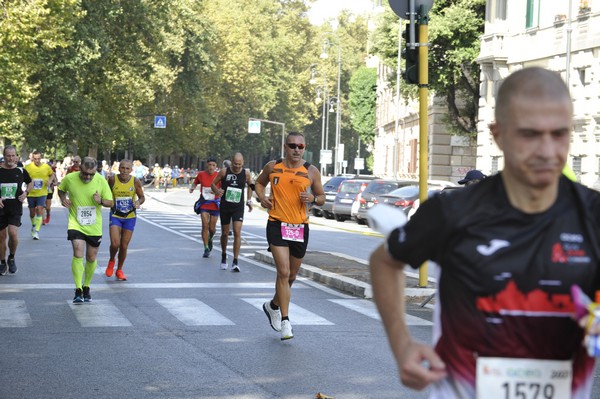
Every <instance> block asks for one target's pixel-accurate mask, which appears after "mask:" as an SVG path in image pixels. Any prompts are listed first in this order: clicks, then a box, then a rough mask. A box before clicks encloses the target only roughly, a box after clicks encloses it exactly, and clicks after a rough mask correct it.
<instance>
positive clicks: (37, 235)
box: [33, 231, 40, 240]
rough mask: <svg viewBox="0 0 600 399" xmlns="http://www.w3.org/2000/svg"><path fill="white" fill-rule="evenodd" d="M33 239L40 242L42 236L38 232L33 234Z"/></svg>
mask: <svg viewBox="0 0 600 399" xmlns="http://www.w3.org/2000/svg"><path fill="white" fill-rule="evenodd" d="M33 239H34V240H39V239H40V235H39V233H38V232H37V231H34V232H33Z"/></svg>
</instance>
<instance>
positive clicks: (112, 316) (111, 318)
mask: <svg viewBox="0 0 600 399" xmlns="http://www.w3.org/2000/svg"><path fill="white" fill-rule="evenodd" d="M67 303H68V304H69V306H70V307H71V310H72V311H73V313H74V314H75V317H76V318H77V321H79V324H80V325H81V327H131V326H132V325H131V323H130V322H129V320H127V318H126V317H125V316H124V315H123V313H121V311H120V310H119V308H117V307H116V306H115V305H113V304H112V302H110V301H109V300H108V299H94V301H93V302H92V303H81V304H74V303H72V302H71V301H67Z"/></svg>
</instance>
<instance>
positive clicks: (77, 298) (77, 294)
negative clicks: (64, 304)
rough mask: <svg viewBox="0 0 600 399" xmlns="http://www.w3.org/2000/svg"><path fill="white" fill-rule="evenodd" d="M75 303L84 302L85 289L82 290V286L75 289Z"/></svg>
mask: <svg viewBox="0 0 600 399" xmlns="http://www.w3.org/2000/svg"><path fill="white" fill-rule="evenodd" d="M73 303H83V291H81V288H77V289H75V298H73Z"/></svg>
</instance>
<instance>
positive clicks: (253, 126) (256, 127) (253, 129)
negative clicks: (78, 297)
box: [248, 119, 260, 133]
mask: <svg viewBox="0 0 600 399" xmlns="http://www.w3.org/2000/svg"><path fill="white" fill-rule="evenodd" d="M248 133H260V121H255V120H252V119H250V120H249V121H248Z"/></svg>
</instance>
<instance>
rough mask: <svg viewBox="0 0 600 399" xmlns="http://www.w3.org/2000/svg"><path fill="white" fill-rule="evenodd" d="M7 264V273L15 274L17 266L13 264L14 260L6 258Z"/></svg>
mask: <svg viewBox="0 0 600 399" xmlns="http://www.w3.org/2000/svg"><path fill="white" fill-rule="evenodd" d="M6 263H8V272H9V273H10V274H15V273H16V272H17V270H18V269H17V264H16V263H15V258H8V260H7V261H6Z"/></svg>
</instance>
